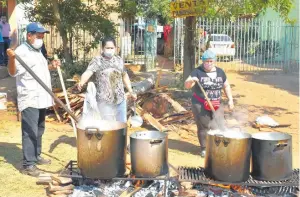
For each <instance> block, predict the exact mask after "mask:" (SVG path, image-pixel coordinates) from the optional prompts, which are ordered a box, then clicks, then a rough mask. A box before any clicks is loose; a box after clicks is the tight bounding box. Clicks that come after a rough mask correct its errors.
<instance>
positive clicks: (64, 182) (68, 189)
mask: <svg viewBox="0 0 300 197" xmlns="http://www.w3.org/2000/svg"><path fill="white" fill-rule="evenodd" d="M36 183H37V184H39V185H48V187H47V188H46V190H47V194H48V196H49V197H67V196H68V195H70V194H72V193H73V190H74V185H73V184H72V179H71V178H66V177H60V176H58V175H55V174H52V175H51V174H41V175H40V176H39V177H38V180H37V182H36Z"/></svg>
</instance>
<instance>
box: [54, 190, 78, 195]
mask: <svg viewBox="0 0 300 197" xmlns="http://www.w3.org/2000/svg"><path fill="white" fill-rule="evenodd" d="M53 194H55V195H61V194H73V190H62V191H55V192H53Z"/></svg>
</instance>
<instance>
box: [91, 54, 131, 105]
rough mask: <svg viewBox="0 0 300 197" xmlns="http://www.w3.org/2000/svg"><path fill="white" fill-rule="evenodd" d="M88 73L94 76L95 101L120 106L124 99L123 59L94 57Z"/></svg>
mask: <svg viewBox="0 0 300 197" xmlns="http://www.w3.org/2000/svg"><path fill="white" fill-rule="evenodd" d="M87 70H88V71H92V72H93V73H95V75H96V88H97V101H98V102H106V103H109V104H120V103H122V102H123V101H124V99H125V92H124V84H123V74H124V73H125V72H126V69H125V67H124V63H123V59H122V58H121V57H119V56H113V57H112V58H111V59H105V58H104V57H103V56H102V55H100V56H97V57H94V58H93V59H92V61H91V62H90V63H89V66H88V68H87Z"/></svg>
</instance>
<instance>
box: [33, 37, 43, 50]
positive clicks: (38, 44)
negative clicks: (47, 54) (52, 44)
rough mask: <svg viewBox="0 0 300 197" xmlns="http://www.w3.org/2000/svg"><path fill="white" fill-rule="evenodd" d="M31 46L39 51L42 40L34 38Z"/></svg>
mask: <svg viewBox="0 0 300 197" xmlns="http://www.w3.org/2000/svg"><path fill="white" fill-rule="evenodd" d="M31 45H32V47H33V48H35V49H40V48H42V46H43V39H39V38H36V39H35V40H34V42H33V43H32V44H31Z"/></svg>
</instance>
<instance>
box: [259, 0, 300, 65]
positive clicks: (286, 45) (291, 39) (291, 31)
mask: <svg viewBox="0 0 300 197" xmlns="http://www.w3.org/2000/svg"><path fill="white" fill-rule="evenodd" d="M299 4H300V0H294V7H293V9H292V10H291V12H290V14H289V18H290V19H292V20H294V22H295V23H293V24H288V23H285V22H284V21H283V20H282V19H281V18H280V16H279V14H278V13H277V12H275V11H274V10H272V9H267V11H266V12H265V14H260V15H259V19H261V21H262V23H264V24H265V25H264V27H265V28H261V30H260V31H261V35H263V38H264V39H265V40H270V39H272V40H275V41H277V42H278V43H279V49H280V55H279V56H278V60H280V61H284V62H285V63H287V64H292V65H296V66H297V65H298V67H299V61H300V60H299V34H300V31H299V29H300V20H299V13H300V12H299V11H300V10H299Z"/></svg>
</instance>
